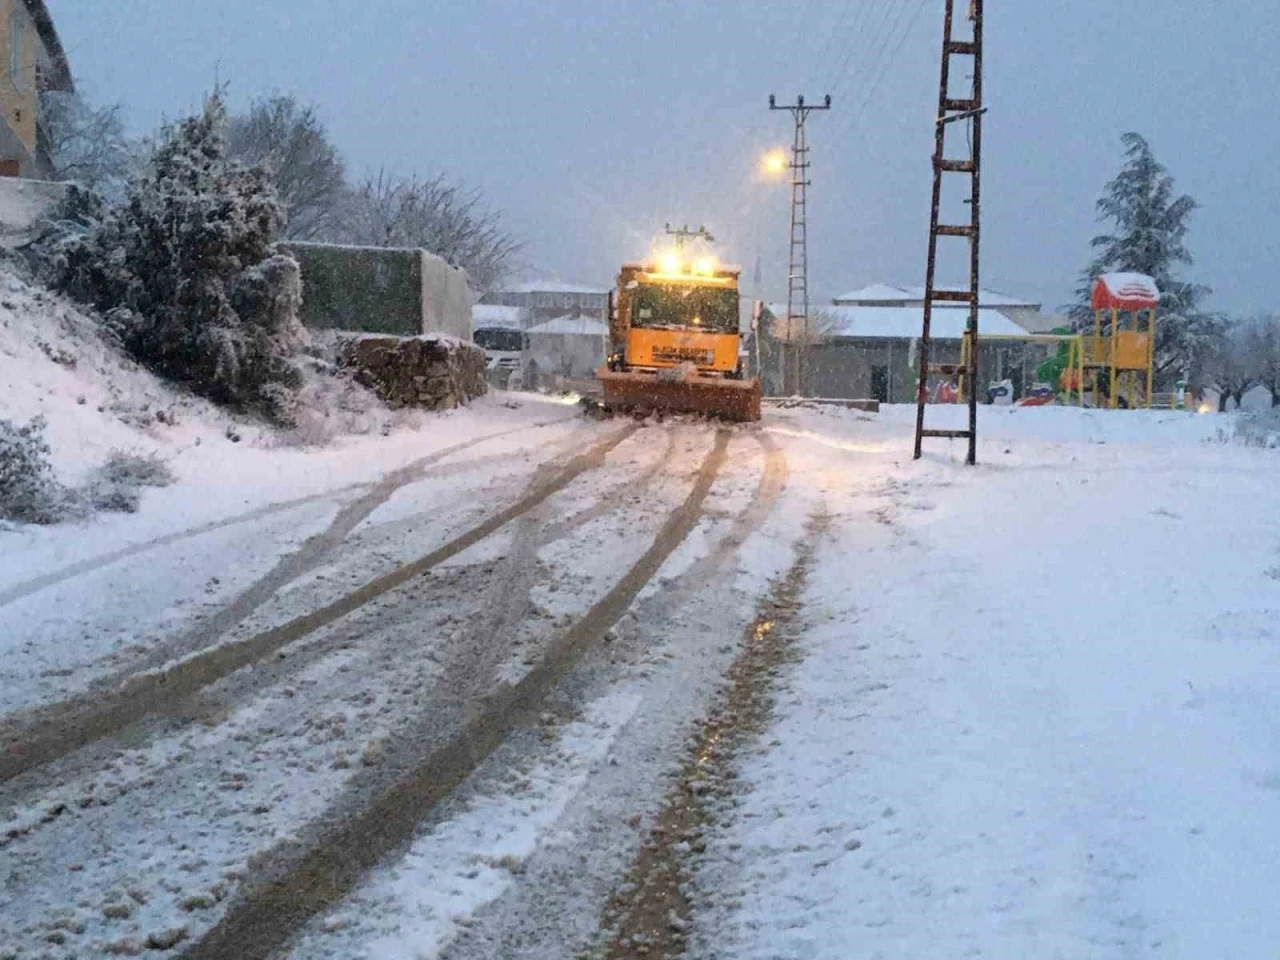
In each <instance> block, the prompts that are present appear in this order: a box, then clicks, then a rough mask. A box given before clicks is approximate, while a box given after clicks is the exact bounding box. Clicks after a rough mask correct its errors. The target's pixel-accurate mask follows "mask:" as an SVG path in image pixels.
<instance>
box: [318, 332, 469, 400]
mask: <svg viewBox="0 0 1280 960" xmlns="http://www.w3.org/2000/svg"><path fill="white" fill-rule="evenodd" d="M338 362H339V364H340V365H341V366H343V367H346V368H348V369H351V370H354V371H355V379H356V381H357V382H358V383H361V384H363V385H364V386H366V387H368V388H369V389H370V390H372V391H373V392H374V393H376V394H377V395H378V396H379V397H380V398H381V399H382V401H383V402H384V403H386V404H387V406H389V407H391V408H392V409H398V408H401V407H420V408H422V409H425V410H449V409H452V408H453V407H456V406H459V405H461V404H465V403H466V402H467V401H469V400H471V399H473V398H474V397H478V396H481V395H482V394H483V393H484V392H485V390H486V385H485V380H484V366H485V357H484V351H483V350H481V349H480V348H479V347H477V346H476V345H475V344H473V343H468V342H465V341H462V340H458V339H456V338H453V337H440V336H432V335H427V336H421V337H393V336H380V335H370V334H365V335H359V334H356V335H351V334H339V335H338Z"/></svg>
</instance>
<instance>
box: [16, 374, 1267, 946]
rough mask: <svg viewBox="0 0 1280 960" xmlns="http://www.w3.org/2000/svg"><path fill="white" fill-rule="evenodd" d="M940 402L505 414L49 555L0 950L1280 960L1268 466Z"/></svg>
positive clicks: (254, 467) (349, 454)
mask: <svg viewBox="0 0 1280 960" xmlns="http://www.w3.org/2000/svg"><path fill="white" fill-rule="evenodd" d="M913 412H914V411H908V410H904V409H897V408H888V409H886V410H884V411H883V412H882V413H881V414H879V415H877V416H870V415H864V414H859V413H855V412H852V411H845V410H838V411H837V410H831V409H824V408H797V409H788V410H785V411H778V410H774V411H771V412H769V413H768V414H767V415H766V419H765V421H764V423H763V424H761V425H758V426H753V427H742V428H717V427H714V426H710V425H706V424H697V423H681V422H678V421H673V422H668V423H665V424H657V423H648V424H644V425H636V424H632V423H629V422H626V421H604V422H598V423H597V422H593V421H589V420H585V419H579V418H574V417H573V416H572V410H570V409H568V408H565V407H557V406H555V405H553V404H548V403H542V402H537V401H534V400H532V399H529V400H525V401H522V403H521V404H519V405H511V406H503V405H501V404H498V403H488V402H486V403H484V404H481V405H479V406H478V407H477V408H476V409H474V410H470V411H460V412H458V413H457V414H455V415H453V416H451V417H449V418H444V419H442V420H440V421H439V425H440V428H439V429H437V430H434V431H430V432H428V431H424V432H419V433H412V432H401V433H398V434H393V435H392V436H391V437H388V438H385V439H382V438H379V439H367V440H362V441H358V442H354V443H352V444H351V445H350V446H349V447H346V448H343V449H339V450H336V451H328V452H325V451H319V452H312V453H301V452H296V451H273V452H271V453H267V452H265V451H251V452H250V454H249V455H248V456H247V457H246V458H245V459H244V460H242V461H241V463H242V464H246V465H250V466H251V469H248V470H247V472H246V474H245V476H246V480H247V482H246V485H245V488H244V489H243V490H242V491H241V492H240V493H241V494H242V495H238V494H235V493H231V492H229V491H227V490H220V491H219V494H218V496H217V497H216V498H208V497H205V498H202V491H201V489H200V487H199V486H198V485H197V484H186V485H179V486H178V487H175V488H171V489H170V490H167V491H161V492H160V493H158V494H156V495H155V497H154V498H153V499H152V500H149V501H148V503H147V505H146V509H145V510H144V513H143V514H141V515H140V516H139V518H137V520H136V521H135V522H136V523H138V527H137V528H136V529H131V528H125V527H121V528H119V530H117V528H116V527H115V524H117V521H116V520H111V521H107V522H106V524H104V525H103V526H98V527H92V528H89V529H87V530H80V531H78V532H74V531H57V530H55V531H44V532H41V533H39V534H38V535H33V534H22V535H21V536H22V538H23V539H22V540H21V542H20V550H19V551H18V552H20V553H23V554H24V555H25V557H26V560H25V561H24V560H22V559H15V557H16V553H14V552H8V553H6V555H5V558H4V561H3V563H0V649H2V651H3V653H4V656H3V658H0V681H2V688H3V693H2V694H0V696H2V697H3V700H2V701H0V710H3V711H4V714H5V715H4V716H2V717H0V742H3V743H4V744H6V750H5V753H4V755H3V757H2V758H0V765H2V770H0V772H3V774H4V782H3V783H2V784H0V864H2V865H3V871H2V875H3V877H4V881H3V883H4V886H3V888H2V889H3V892H4V896H3V897H0V957H4V956H9V955H12V956H21V957H27V956H46V955H47V956H50V957H57V958H65V957H81V956H103V955H130V954H134V953H145V954H147V955H165V953H166V952H168V953H170V954H172V955H178V954H182V955H184V956H190V957H237V958H240V957H256V956H264V957H265V956H281V957H284V956H288V957H293V958H296V960H303V958H311V957H321V958H334V960H337V958H348V957H369V958H382V957H405V958H417V957H449V958H453V960H467V958H480V957H495V956H501V957H527V958H535V957H536V958H560V957H570V956H578V955H585V956H596V955H599V956H606V955H607V956H610V957H621V956H627V957H629V956H675V955H688V956H696V957H737V956H746V957H762V958H763V957H796V958H800V957H815V958H817V957H831V958H837V957H846V956H850V955H859V956H869V957H876V956H880V957H903V958H906V957H913V958H914V957H919V956H943V955H945V956H986V957H1021V956H1032V955H1034V956H1046V957H1063V958H1068V957H1070V958H1074V957H1129V956H1134V955H1147V954H1148V953H1150V954H1152V955H1160V956H1186V957H1202V956H1207V955H1231V956H1233V957H1253V956H1257V957H1263V956H1269V955H1270V954H1269V953H1268V952H1267V951H1268V950H1269V947H1270V944H1271V943H1273V942H1274V940H1275V939H1276V935H1277V934H1280V929H1278V928H1277V924H1276V922H1275V921H1274V920H1273V919H1272V912H1271V911H1270V906H1269V904H1270V900H1271V899H1272V898H1271V896H1270V893H1269V891H1274V890H1275V889H1277V888H1280V867H1277V864H1280V843H1278V842H1277V841H1276V840H1275V837H1276V836H1278V835H1280V831H1277V829H1276V828H1277V827H1278V826H1280V786H1278V784H1280V767H1278V766H1277V760H1276V756H1277V753H1276V748H1277V746H1278V745H1280V740H1277V731H1280V714H1278V713H1277V712H1276V707H1275V700H1276V698H1275V694H1276V691H1277V689H1278V688H1280V671H1277V668H1276V666H1275V664H1276V662H1277V661H1276V659H1275V657H1274V648H1273V644H1274V637H1273V633H1272V631H1273V630H1274V629H1275V628H1274V626H1273V625H1274V623H1275V622H1276V621H1275V611H1276V610H1277V609H1280V574H1278V573H1277V570H1280V505H1278V503H1277V501H1276V498H1275V497H1274V496H1269V495H1268V489H1269V480H1270V478H1271V477H1272V476H1273V475H1274V472H1275V467H1276V465H1277V461H1276V456H1277V455H1276V453H1275V452H1274V451H1273V450H1267V449H1257V448H1253V447H1247V446H1245V445H1243V444H1241V443H1239V442H1237V440H1236V438H1235V436H1234V434H1233V433H1232V432H1231V429H1232V428H1231V426H1230V424H1231V421H1229V420H1227V419H1219V418H1216V417H1195V416H1193V415H1189V414H1172V413H1165V414H1156V413H1151V414H1146V413H1117V414H1106V413H1092V412H1080V411H1073V410H1060V409H1042V410H1034V411H1032V410H1015V411H1002V410H984V411H983V419H984V422H983V437H984V439H983V444H982V448H981V451H980V453H981V459H982V463H981V464H980V466H979V467H978V468H976V469H966V468H964V467H963V466H962V465H961V464H960V462H959V459H960V452H959V450H958V448H957V450H956V451H955V454H954V456H952V455H950V454H949V453H948V450H947V447H946V444H945V443H944V444H941V445H939V446H937V447H935V448H934V449H933V450H932V453H931V456H930V457H928V458H926V460H925V461H923V462H921V463H918V464H913V463H912V462H911V461H910V459H909V441H910V435H909V429H910V418H911V415H912V413H913ZM950 412H951V411H940V413H941V414H943V415H945V414H947V413H950ZM1224 424H1226V425H1227V427H1226V429H1225V432H1224V431H1223V425H1224ZM272 457H278V458H282V459H283V460H285V461H288V463H289V464H290V467H291V469H289V470H282V469H280V468H279V463H278V461H274V460H272V459H271V458H272ZM202 476H203V474H202ZM108 524H109V525H110V526H108ZM16 536H17V535H15V539H16ZM13 542H15V541H14V540H11V541H8V543H13ZM784 634H785V636H784ZM779 643H781V644H782V646H777V644H779ZM762 644H763V647H762V646H761V645H762ZM770 644H774V645H775V646H774V647H770V646H769V645H770ZM735 664H736V666H735ZM744 684H745V686H744ZM744 691H745V692H744ZM744 698H745V699H744ZM744 703H746V704H747V705H748V706H749V708H750V709H746V708H743V707H742V704H744ZM735 704H736V706H735ZM748 715H749V717H750V719H749V720H740V719H736V718H739V717H745V716H748ZM708 718H709V719H708ZM735 724H740V725H741V727H742V729H741V730H740V731H737V732H735V731H734V730H733V727H734V725H735ZM682 798H683V799H682ZM677 808H678V809H677ZM673 810H676V813H675V814H673V813H672V811H673ZM677 823H678V824H679V828H678V833H679V835H669V834H671V833H672V832H673V829H674V828H672V826H671V825H672V824H677ZM655 864H657V866H655ZM664 871H666V872H668V873H670V874H671V875H672V876H673V879H672V880H671V881H670V882H667V881H662V882H653V877H654V876H657V875H659V874H661V873H663V872H664ZM637 878H640V879H639V880H638V879H637ZM638 884H639V886H641V887H643V889H641V890H640V892H639V893H637V892H636V891H637V888H638V887H637V885H638ZM654 891H656V892H654ZM664 897H669V898H671V903H670V909H667V906H668V904H667V903H666V901H665V900H661V898H664ZM645 898H648V901H646V902H640V903H638V901H641V900H645ZM655 898H657V899H656V900H655ZM658 901H661V902H660V904H659V903H658ZM637 903H638V905H637ZM620 905H622V906H620ZM655 905H660V906H661V907H662V909H655ZM624 914H625V916H624ZM620 918H621V919H620ZM646 923H652V924H656V925H657V926H656V928H655V929H653V930H647V929H646V928H645V926H644V925H645V924H646ZM6 951H7V953H6Z"/></svg>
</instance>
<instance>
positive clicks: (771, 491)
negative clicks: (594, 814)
mask: <svg viewBox="0 0 1280 960" xmlns="http://www.w3.org/2000/svg"><path fill="white" fill-rule="evenodd" d="M744 434H745V431H744ZM750 436H751V437H752V439H754V440H755V441H756V442H757V443H758V444H759V445H760V447H761V449H762V451H763V453H764V464H763V465H762V467H761V468H760V473H759V479H758V481H757V483H756V489H755V490H754V492H753V493H752V495H751V499H750V500H749V501H748V503H747V504H746V506H745V507H744V508H742V509H741V510H740V511H739V512H737V514H736V515H735V516H734V517H733V518H732V519H731V520H730V519H729V518H727V517H726V518H725V522H726V523H727V525H728V529H727V530H725V531H724V532H723V533H722V534H721V535H720V537H719V538H718V539H716V540H715V541H714V542H713V545H712V546H711V548H710V550H709V551H708V552H707V553H706V554H704V555H703V556H702V557H700V558H699V559H698V560H696V561H695V562H694V563H693V564H692V565H691V566H690V567H689V568H688V570H686V571H684V572H682V573H680V574H679V575H678V576H677V577H676V578H675V579H672V580H666V581H664V583H663V586H662V589H661V590H660V591H658V592H656V593H654V594H652V595H649V596H647V597H645V598H643V599H641V600H640V601H639V602H637V603H636V604H635V605H634V606H633V607H632V610H633V614H632V615H631V616H628V617H626V618H624V620H623V621H622V622H621V623H620V624H619V626H618V631H619V634H620V636H619V639H618V641H616V642H615V643H613V644H612V645H611V646H610V648H609V650H610V654H609V656H610V659H614V660H615V661H616V659H617V658H618V657H619V655H620V654H622V656H621V660H622V661H624V662H632V663H633V662H634V659H633V657H634V656H637V655H640V654H641V653H642V652H643V651H644V650H646V649H647V648H649V647H651V646H652V645H653V644H654V643H655V642H661V641H663V640H666V639H668V638H669V637H670V636H671V634H672V633H673V632H675V633H678V632H679V631H680V629H681V628H680V626H679V625H678V624H679V620H680V617H681V614H682V613H683V612H684V611H685V610H687V609H688V608H689V607H690V605H692V604H695V603H696V602H697V601H698V599H699V594H700V593H702V592H705V591H706V590H707V589H708V586H709V585H713V584H723V583H724V582H725V581H724V578H723V576H722V575H721V571H722V570H724V568H725V565H726V564H727V563H728V562H729V561H731V560H732V559H733V558H734V557H736V556H738V555H739V553H740V550H741V548H742V546H743V545H744V544H745V542H746V541H747V539H748V538H749V537H750V536H751V535H752V534H753V533H756V532H757V531H759V530H760V529H761V527H762V526H763V524H764V523H765V522H766V521H767V520H768V518H769V517H770V516H771V515H772V514H773V512H774V510H775V508H776V506H777V504H778V501H779V499H780V498H781V496H782V494H783V492H784V491H785V489H786V485H787V480H788V477H789V472H790V469H789V465H788V462H787V458H786V455H785V453H784V452H783V451H782V450H780V449H779V448H778V446H777V444H776V443H775V442H774V440H773V439H772V438H771V437H769V436H768V435H766V434H764V433H763V432H752V433H751V434H750ZM624 651H626V652H625V653H624ZM696 711H697V713H699V714H700V712H701V708H696ZM683 739H684V738H683V735H682V736H681V740H683ZM655 749H656V748H655ZM491 776H494V777H495V778H497V779H501V777H500V776H499V775H498V774H491ZM610 802H611V801H610V800H609V799H602V798H601V797H600V796H598V795H591V796H590V797H589V798H588V796H587V794H586V793H585V792H584V795H583V796H582V797H580V798H578V799H576V800H575V801H574V803H575V804H585V805H587V806H594V805H595V804H596V803H602V804H603V805H604V806H605V807H608V806H609V804H610ZM612 802H613V803H615V804H620V803H621V801H620V800H619V799H618V798H617V797H616V796H614V797H613V800H612ZM577 826H578V827H579V828H581V827H582V826H583V825H582V824H581V823H578V824H577ZM603 827H604V829H606V830H608V829H614V828H615V827H616V825H612V824H608V823H606V824H603ZM555 829H556V830H559V829H563V828H562V827H560V825H559V824H558V825H557V827H556V828H555ZM590 829H594V826H593V827H591V828H590ZM553 832H554V831H553ZM561 850H562V845H561V844H560V843H558V842H556V841H552V842H550V843H549V844H547V846H546V848H544V847H543V846H542V845H541V843H540V844H539V847H538V849H537V850H535V852H534V853H533V854H531V855H530V856H529V858H528V859H526V860H525V861H524V863H523V865H522V869H521V872H520V874H519V879H518V880H516V881H515V884H514V886H512V887H511V888H509V889H508V890H506V891H504V892H503V894H502V895H501V900H502V902H503V905H502V906H498V905H497V902H494V903H492V904H490V905H488V906H487V907H486V908H484V911H485V919H484V920H482V921H481V922H480V924H479V925H478V926H476V927H470V926H469V927H467V928H466V929H465V930H464V931H462V932H460V933H459V934H458V937H457V939H455V940H453V941H452V942H451V943H450V944H449V945H448V946H447V947H446V948H445V949H444V950H443V952H442V953H441V954H440V957H441V960H444V958H448V960H472V958H480V957H485V958H488V957H493V956H508V955H510V956H516V955H519V956H530V957H569V956H584V955H585V954H583V953H580V952H579V951H580V949H581V946H582V944H581V943H580V942H579V935H580V933H581V929H580V927H581V923H582V920H581V918H582V917H584V916H599V915H600V914H599V911H601V910H602V909H604V906H605V898H606V897H607V896H608V895H609V894H610V893H612V892H613V891H614V890H615V889H616V884H617V882H618V879H617V876H618V874H620V873H621V872H622V871H624V870H626V869H627V865H626V864H619V865H617V867H616V868H614V869H616V870H617V871H618V873H614V872H612V870H610V872H609V873H607V874H597V875H596V876H595V877H593V876H592V875H591V874H592V872H593V871H594V869H595V868H594V867H592V868H590V869H589V870H588V872H587V875H586V876H584V875H582V873H581V872H580V869H581V868H580V867H579V866H577V865H576V861H575V866H574V867H570V868H569V869H568V870H567V872H566V871H565V870H564V869H562V867H563V864H561V866H555V865H553V864H554V863H555V861H556V860H557V858H558V857H559V856H560V852H561ZM583 856H585V857H587V858H588V859H589V861H590V860H592V859H596V858H595V857H594V856H593V855H592V854H589V853H584V854H583ZM569 859H571V860H572V859H573V858H572V857H570V858H569ZM601 878H603V879H601ZM565 884H577V885H578V889H577V890H576V891H575V892H574V893H573V894H571V895H568V896H566V895H565V893H564V892H562V891H563V890H564V886H565ZM592 886H595V887H597V888H598V889H599V890H600V894H599V899H598V900H597V901H593V900H592V895H591V894H590V893H584V892H583V889H584V888H590V887H592ZM606 891H607V892H606ZM584 902H592V903H593V905H592V906H590V907H588V908H587V912H585V913H584V911H583V903H584ZM558 916H563V917H565V918H566V919H565V920H564V922H563V925H560V924H559V923H558V922H557V921H552V920H549V918H550V917H558ZM295 955H297V956H300V955H301V954H295ZM334 955H337V954H334Z"/></svg>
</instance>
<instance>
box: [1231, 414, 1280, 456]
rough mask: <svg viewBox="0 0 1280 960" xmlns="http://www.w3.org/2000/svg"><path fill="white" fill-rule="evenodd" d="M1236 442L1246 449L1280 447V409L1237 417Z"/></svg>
mask: <svg viewBox="0 0 1280 960" xmlns="http://www.w3.org/2000/svg"><path fill="white" fill-rule="evenodd" d="M1236 440H1237V441H1238V442H1240V443H1242V444H1244V446H1246V447H1263V448H1265V449H1268V450H1270V449H1275V448H1277V447H1280V407H1272V408H1271V409H1270V410H1265V411H1262V412H1259V413H1241V414H1240V415H1239V416H1237V417H1236Z"/></svg>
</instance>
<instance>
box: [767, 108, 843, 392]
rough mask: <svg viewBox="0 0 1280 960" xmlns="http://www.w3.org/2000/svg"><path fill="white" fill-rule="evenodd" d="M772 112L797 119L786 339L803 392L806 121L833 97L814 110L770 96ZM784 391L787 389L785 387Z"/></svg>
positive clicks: (806, 319) (806, 286)
mask: <svg viewBox="0 0 1280 960" xmlns="http://www.w3.org/2000/svg"><path fill="white" fill-rule="evenodd" d="M769 109H770V110H787V111H790V113H791V115H792V117H793V118H794V119H795V139H794V141H793V143H792V147H791V245H790V251H789V254H788V263H787V328H786V329H787V338H788V341H789V342H790V344H791V366H792V371H793V373H792V378H791V386H792V389H793V392H795V393H797V394H799V393H803V392H804V386H803V383H804V360H803V354H804V352H805V349H806V346H805V345H806V343H807V340H808V334H809V207H808V188H809V185H810V183H811V181H810V180H809V167H810V166H811V164H810V162H809V144H808V141H807V139H806V136H805V121H806V120H808V119H809V114H810V113H811V112H813V111H814V110H830V109H831V97H830V96H829V95H828V96H826V97H824V98H823V101H822V103H821V104H820V105H817V106H813V105H811V104H807V103H805V102H804V97H803V96H797V97H796V102H795V103H793V104H784V105H781V106H779V105H778V103H777V99H776V98H775V97H774V96H773V95H772V94H770V95H769ZM784 389H785V386H784Z"/></svg>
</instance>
